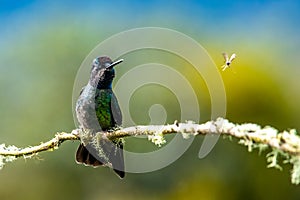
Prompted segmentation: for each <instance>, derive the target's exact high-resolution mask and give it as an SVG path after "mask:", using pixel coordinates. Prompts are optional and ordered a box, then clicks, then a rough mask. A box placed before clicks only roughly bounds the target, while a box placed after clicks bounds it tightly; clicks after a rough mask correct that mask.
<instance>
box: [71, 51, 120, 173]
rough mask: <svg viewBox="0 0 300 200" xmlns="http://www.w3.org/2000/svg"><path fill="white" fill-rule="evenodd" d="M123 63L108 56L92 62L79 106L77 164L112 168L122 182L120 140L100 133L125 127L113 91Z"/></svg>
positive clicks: (77, 108) (78, 102)
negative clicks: (117, 72) (116, 67)
mask: <svg viewBox="0 0 300 200" xmlns="http://www.w3.org/2000/svg"><path fill="white" fill-rule="evenodd" d="M121 62H123V59H120V60H117V61H115V62H113V61H112V60H111V59H110V58H109V57H107V56H101V57H98V58H96V59H94V60H93V63H92V69H91V73H90V79H89V81H88V84H87V85H86V86H85V87H84V88H83V89H82V90H81V92H80V95H79V98H78V100H77V102H76V116H77V120H78V122H79V127H80V128H81V129H82V131H81V133H80V140H81V143H80V145H79V147H78V149H77V152H76V162H77V163H79V164H84V165H86V166H93V167H98V166H109V167H111V168H113V170H114V171H115V173H116V174H117V175H118V176H119V177H120V178H123V177H124V176H125V172H124V157H123V143H122V141H121V140H112V141H111V140H109V139H108V138H107V137H106V136H105V135H104V134H101V132H102V133H103V132H108V131H112V130H114V129H116V128H117V127H118V126H120V125H121V123H122V114H121V110H120V107H119V104H118V101H117V98H116V96H115V95H114V93H113V91H112V81H113V79H114V77H115V70H114V67H115V66H116V65H117V64H119V63H121Z"/></svg>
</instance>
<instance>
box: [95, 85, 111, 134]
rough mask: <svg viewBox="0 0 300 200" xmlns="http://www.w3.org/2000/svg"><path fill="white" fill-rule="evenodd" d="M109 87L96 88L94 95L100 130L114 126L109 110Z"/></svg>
mask: <svg viewBox="0 0 300 200" xmlns="http://www.w3.org/2000/svg"><path fill="white" fill-rule="evenodd" d="M111 99H112V90H111V89H97V91H96V95H95V110H96V115H97V118H98V121H99V124H100V126H101V128H102V130H104V131H105V130H108V129H111V128H113V127H114V126H115V122H114V120H113V116H112V110H111Z"/></svg>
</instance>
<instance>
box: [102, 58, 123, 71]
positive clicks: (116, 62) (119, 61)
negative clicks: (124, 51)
mask: <svg viewBox="0 0 300 200" xmlns="http://www.w3.org/2000/svg"><path fill="white" fill-rule="evenodd" d="M123 61H124V59H120V60H117V61H115V62H113V63H111V64H110V65H109V66H107V67H106V69H112V68H113V67H114V66H116V65H117V64H120V63H121V62H123Z"/></svg>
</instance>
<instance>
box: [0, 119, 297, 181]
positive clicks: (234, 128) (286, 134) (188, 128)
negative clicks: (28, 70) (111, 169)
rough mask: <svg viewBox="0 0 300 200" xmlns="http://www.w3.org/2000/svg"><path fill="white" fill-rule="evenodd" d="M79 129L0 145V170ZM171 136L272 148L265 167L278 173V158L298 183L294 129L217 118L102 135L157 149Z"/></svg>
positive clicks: (71, 136)
mask: <svg viewBox="0 0 300 200" xmlns="http://www.w3.org/2000/svg"><path fill="white" fill-rule="evenodd" d="M80 131H81V130H80V129H75V130H73V131H72V132H71V133H65V132H62V133H57V134H56V135H55V137H54V138H53V139H51V140H49V141H48V142H45V143H42V144H40V145H37V146H33V147H26V148H17V147H15V146H7V147H6V146H5V145H4V144H2V145H0V169H1V168H2V167H3V165H4V164H5V162H11V161H13V160H15V159H16V158H17V157H21V156H26V157H30V156H34V155H36V154H37V153H39V152H42V151H49V150H55V149H57V148H58V147H59V145H60V144H61V143H62V142H64V141H67V140H79V139H80V138H79V135H80V134H79V133H80ZM172 133H181V134H183V136H186V135H194V136H196V135H208V134H219V135H224V136H231V137H234V138H237V139H239V143H240V144H243V145H245V146H247V147H248V151H252V150H253V149H254V148H258V149H259V150H265V149H268V147H269V148H271V149H272V150H271V152H270V153H268V154H267V161H268V162H269V165H268V167H275V168H278V169H281V167H280V166H279V164H278V156H281V157H282V158H283V160H284V163H291V164H292V165H293V170H292V183H294V184H299V183H300V137H299V135H297V134H296V131H295V130H294V129H291V130H289V131H283V132H279V131H278V130H276V129H275V128H272V127H269V126H266V127H264V128H261V126H259V125H257V124H250V123H246V124H242V125H238V124H234V123H231V122H229V121H228V120H226V119H223V118H218V119H217V120H212V121H208V122H206V123H204V124H195V123H193V122H191V121H188V122H186V123H177V122H175V123H174V124H171V125H156V126H153V125H150V126H135V127H128V128H122V129H119V130H114V131H111V132H105V133H100V134H105V135H106V136H107V137H108V138H109V139H118V138H124V137H128V136H140V135H146V136H148V139H149V140H151V141H152V142H153V143H155V144H156V145H158V146H161V145H162V144H164V143H165V142H166V141H165V140H164V137H163V136H164V135H166V134H172Z"/></svg>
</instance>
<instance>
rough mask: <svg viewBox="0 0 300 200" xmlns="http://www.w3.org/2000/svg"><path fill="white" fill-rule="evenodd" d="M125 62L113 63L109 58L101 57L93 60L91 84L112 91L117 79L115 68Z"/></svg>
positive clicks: (121, 60)
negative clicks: (114, 80)
mask: <svg viewBox="0 0 300 200" xmlns="http://www.w3.org/2000/svg"><path fill="white" fill-rule="evenodd" d="M121 62H123V59H120V60H117V61H115V62H112V60H111V59H110V58H109V57H107V56H101V57H98V58H95V59H94V60H93V66H92V71H91V77H90V83H91V85H93V86H95V87H96V86H97V88H99V89H110V88H111V84H112V81H113V78H114V77H115V70H114V66H116V65H117V64H119V63H121Z"/></svg>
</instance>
